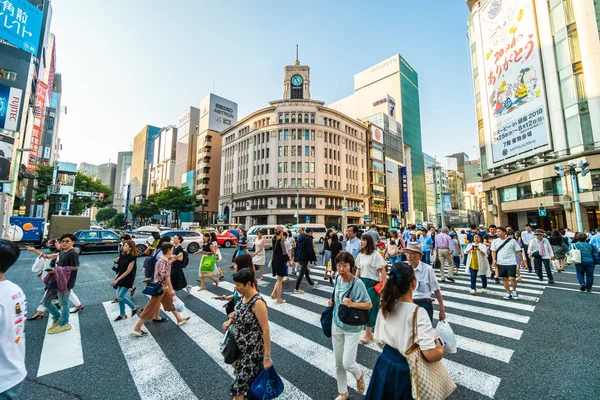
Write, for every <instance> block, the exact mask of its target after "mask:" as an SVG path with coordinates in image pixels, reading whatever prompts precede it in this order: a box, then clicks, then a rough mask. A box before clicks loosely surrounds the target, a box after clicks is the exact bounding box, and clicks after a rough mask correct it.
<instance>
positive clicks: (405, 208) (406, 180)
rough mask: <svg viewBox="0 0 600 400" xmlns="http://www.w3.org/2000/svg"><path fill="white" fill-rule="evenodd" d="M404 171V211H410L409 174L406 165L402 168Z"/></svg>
mask: <svg viewBox="0 0 600 400" xmlns="http://www.w3.org/2000/svg"><path fill="white" fill-rule="evenodd" d="M401 171H402V211H404V212H405V213H406V212H408V174H407V172H406V167H402V168H401Z"/></svg>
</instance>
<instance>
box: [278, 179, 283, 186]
mask: <svg viewBox="0 0 600 400" xmlns="http://www.w3.org/2000/svg"><path fill="white" fill-rule="evenodd" d="M277 187H278V188H281V187H283V179H281V178H279V179H277Z"/></svg>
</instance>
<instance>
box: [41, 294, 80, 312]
mask: <svg viewBox="0 0 600 400" xmlns="http://www.w3.org/2000/svg"><path fill="white" fill-rule="evenodd" d="M45 298H46V293H44V295H43V296H42V300H41V301H40V305H39V306H38V308H37V310H36V311H39V312H44V311H46V306H44V299H45ZM69 301H70V302H71V303H73V305H74V306H75V307H78V306H80V305H81V301H79V297H77V295H76V294H75V292H74V291H72V290H71V294H70V295H69Z"/></svg>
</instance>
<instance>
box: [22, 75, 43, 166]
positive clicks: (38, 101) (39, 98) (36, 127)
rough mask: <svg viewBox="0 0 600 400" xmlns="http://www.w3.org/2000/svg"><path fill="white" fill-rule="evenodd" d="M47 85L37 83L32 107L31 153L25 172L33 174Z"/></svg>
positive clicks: (38, 146) (39, 144)
mask: <svg viewBox="0 0 600 400" xmlns="http://www.w3.org/2000/svg"><path fill="white" fill-rule="evenodd" d="M46 89H47V85H46V84H45V83H44V82H42V81H38V85H37V89H36V92H35V105H34V107H33V131H32V132H31V146H30V147H31V151H30V152H29V160H27V171H29V172H33V171H34V170H35V165H36V164H37V160H38V156H39V153H40V146H41V138H42V124H43V122H44V110H45V109H46Z"/></svg>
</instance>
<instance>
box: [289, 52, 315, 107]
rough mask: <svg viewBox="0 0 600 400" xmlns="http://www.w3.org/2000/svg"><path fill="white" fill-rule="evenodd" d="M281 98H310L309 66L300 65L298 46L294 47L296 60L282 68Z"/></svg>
mask: <svg viewBox="0 0 600 400" xmlns="http://www.w3.org/2000/svg"><path fill="white" fill-rule="evenodd" d="M283 88H284V89H283V98H284V99H286V100H290V99H291V100H308V99H310V67H309V66H308V65H300V61H298V47H296V62H295V63H294V65H287V66H286V67H285V68H284V70H283Z"/></svg>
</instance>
